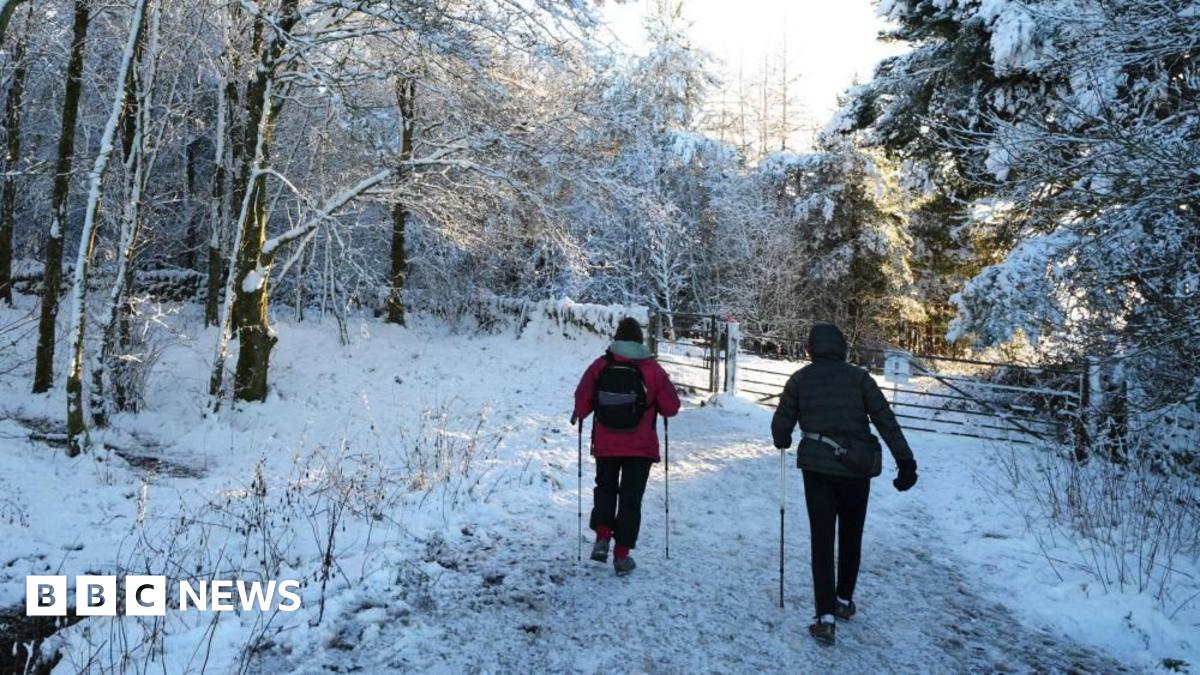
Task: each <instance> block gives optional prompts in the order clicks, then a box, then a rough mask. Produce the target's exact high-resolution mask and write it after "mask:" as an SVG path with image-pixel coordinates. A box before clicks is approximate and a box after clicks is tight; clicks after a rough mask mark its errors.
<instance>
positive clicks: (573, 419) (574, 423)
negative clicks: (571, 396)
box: [571, 414, 579, 426]
mask: <svg viewBox="0 0 1200 675" xmlns="http://www.w3.org/2000/svg"><path fill="white" fill-rule="evenodd" d="M578 423H579V418H578V417H576V416H575V415H574V414H572V415H571V426H575V425H576V424H578Z"/></svg>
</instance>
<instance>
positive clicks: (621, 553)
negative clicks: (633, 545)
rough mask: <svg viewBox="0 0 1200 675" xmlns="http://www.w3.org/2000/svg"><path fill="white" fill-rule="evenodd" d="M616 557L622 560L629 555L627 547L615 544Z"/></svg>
mask: <svg viewBox="0 0 1200 675" xmlns="http://www.w3.org/2000/svg"><path fill="white" fill-rule="evenodd" d="M616 557H617V559H618V560H624V559H625V558H628V557H629V547H628V546H626V545H625V544H617V550H616Z"/></svg>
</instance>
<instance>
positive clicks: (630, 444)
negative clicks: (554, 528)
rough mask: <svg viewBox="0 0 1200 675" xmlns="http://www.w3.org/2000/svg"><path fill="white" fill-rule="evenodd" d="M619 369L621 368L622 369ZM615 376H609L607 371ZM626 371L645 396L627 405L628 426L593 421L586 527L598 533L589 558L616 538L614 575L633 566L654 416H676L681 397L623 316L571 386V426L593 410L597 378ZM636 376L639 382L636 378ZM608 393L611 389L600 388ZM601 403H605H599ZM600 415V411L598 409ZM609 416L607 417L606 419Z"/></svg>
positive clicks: (654, 449)
mask: <svg viewBox="0 0 1200 675" xmlns="http://www.w3.org/2000/svg"><path fill="white" fill-rule="evenodd" d="M618 371H625V373H621V372H618ZM610 373H611V374H613V375H610ZM622 375H626V376H627V377H628V379H627V380H626V381H627V382H630V383H632V386H633V389H634V390H636V389H637V388H638V386H639V384H640V387H641V388H642V389H644V392H645V394H644V397H641V398H639V400H638V401H637V405H636V406H634V407H632V408H631V409H633V410H637V411H638V412H639V413H640V417H638V416H637V414H634V416H633V417H632V418H631V419H630V420H629V422H628V428H617V427H614V426H606V425H605V423H604V422H602V421H601V419H602V418H603V416H602V415H600V414H597V418H601V419H593V421H592V456H593V457H595V458H596V488H595V490H593V493H592V494H593V500H594V501H593V506H592V515H591V519H590V521H589V527H591V528H592V529H593V530H595V532H596V543H595V545H594V546H593V547H592V560H596V561H598V562H608V547H609V542H610V541H612V540H613V539H614V538H615V539H616V540H617V546H616V550H615V551H614V556H613V568H614V569H615V570H616V573H617V575H618V576H624V575H626V574H629V573H630V572H632V571H633V568H634V567H635V566H636V565H635V564H634V562H633V558H632V557H630V555H629V551H630V550H632V549H633V548H634V547H635V546H637V539H638V530H639V529H640V528H641V521H642V494H643V493H644V492H645V491H646V480H647V479H648V478H649V476H650V466H651V465H652V464H653V463H654V462H657V461H659V455H658V430H657V429H656V428H655V427H656V425H657V418H658V416H659V415H662V416H663V417H674V416H675V414H676V413H678V412H679V395H678V394H676V393H675V385H673V384H671V378H669V377H667V373H666V371H664V370H663V368H662V366H660V365H659V364H658V362H657V361H655V360H654V356H653V355H652V354H651V353H650V350H649V349H647V348H646V345H645V344H643V340H642V327H641V325H640V324H638V322H637V320H636V319H633V318H625V319H622V320H621V322H620V324H618V326H617V332H616V335H614V336H613V342H612V344H611V345H609V347H608V350H607V351H606V352H605V354H604V356H602V357H600V358H598V359H596V360H595V361H593V362H592V364H591V365H590V366H588V368H587V370H586V371H584V373H583V378H582V379H581V380H580V381H579V386H578V387H577V388H576V389H575V412H574V414H573V415H572V416H571V424H572V425H574V424H575V423H576V422H579V423H580V424H582V422H581V420H583V418H585V417H587V416H588V415H589V414H591V413H592V412H593V411H597V401H598V396H599V393H598V390H597V386H598V384H600V383H601V381H602V380H603V381H605V382H612V381H614V380H613V377H614V376H615V377H616V378H617V379H616V381H620V378H621V376H622ZM638 375H640V383H639V382H638V379H639V378H638ZM603 393H605V394H606V396H609V397H610V398H611V397H612V394H611V393H609V392H603ZM601 405H605V403H603V402H602V403H601ZM597 412H598V413H599V411H597ZM610 419H611V418H610Z"/></svg>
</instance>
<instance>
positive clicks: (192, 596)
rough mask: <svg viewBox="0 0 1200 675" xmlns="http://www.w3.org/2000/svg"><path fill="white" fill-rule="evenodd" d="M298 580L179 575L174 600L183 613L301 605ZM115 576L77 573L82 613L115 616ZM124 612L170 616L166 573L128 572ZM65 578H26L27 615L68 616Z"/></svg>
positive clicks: (79, 611)
mask: <svg viewBox="0 0 1200 675" xmlns="http://www.w3.org/2000/svg"><path fill="white" fill-rule="evenodd" d="M299 588H300V582H299V581H295V580H293V579H286V580H284V581H274V580H271V581H266V582H261V581H242V580H238V581H230V580H216V581H195V582H192V581H186V580H180V581H179V586H178V594H177V597H178V599H179V601H178V603H177V604H176V605H175V607H176V608H178V610H179V611H181V612H188V611H201V612H205V611H208V612H231V611H235V610H237V609H242V610H244V611H252V610H259V611H267V610H276V609H277V610H279V611H281V612H294V611H296V610H298V609H300V596H299V595H298V594H297V593H296V590H297V589H299ZM120 602H121V601H120V597H119V596H118V594H117V577H114V576H102V575H87V574H84V575H80V576H77V577H75V613H76V615H78V616H116V615H117V608H118V605H119V604H120ZM124 605H125V614H127V615H129V616H166V613H167V606H168V603H167V578H166V577H161V576H148V575H136V574H130V575H128V576H126V577H125V602H124ZM67 607H68V597H67V577H65V576H36V575H35V576H29V577H25V614H26V615H27V616H66V615H67Z"/></svg>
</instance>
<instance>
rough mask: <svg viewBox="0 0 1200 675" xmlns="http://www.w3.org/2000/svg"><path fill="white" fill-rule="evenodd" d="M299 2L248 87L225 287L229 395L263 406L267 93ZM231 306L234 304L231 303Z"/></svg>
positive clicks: (217, 365)
mask: <svg viewBox="0 0 1200 675" xmlns="http://www.w3.org/2000/svg"><path fill="white" fill-rule="evenodd" d="M298 3H299V0H283V2H282V5H281V6H280V8H279V13H278V15H277V17H276V20H275V22H274V25H273V26H272V31H271V33H272V37H271V39H270V42H268V43H267V45H266V46H265V48H262V49H260V50H259V51H260V53H259V63H258V67H257V68H256V69H255V74H254V79H252V80H251V81H250V84H249V86H248V87H246V124H245V127H244V132H245V133H244V134H243V141H242V144H243V147H254V148H255V153H254V170H253V171H251V166H250V164H249V163H244V164H243V165H242V167H240V171H239V176H238V181H237V184H236V185H235V190H236V189H238V186H244V188H245V190H246V194H245V198H244V199H243V200H242V212H241V214H240V215H239V217H238V227H239V231H238V233H237V235H236V238H237V245H236V246H235V247H234V251H233V256H234V258H235V263H234V265H233V269H232V270H230V275H229V276H230V279H229V283H228V284H227V285H226V293H227V295H228V297H226V299H225V306H226V312H225V317H226V321H228V320H230V319H231V320H232V324H233V325H232V327H233V330H234V331H236V333H237V336H238V347H239V348H238V361H237V368H236V370H235V373H234V382H233V396H234V398H235V399H237V400H240V401H262V400H264V399H266V397H267V370H268V368H269V366H270V359H271V349H272V348H273V347H274V346H275V336H274V335H272V334H271V329H270V325H269V324H268V319H269V316H268V313H267V301H268V293H267V278H266V275H267V270H266V268H265V266H264V265H263V260H262V250H263V244H264V243H266V239H267V201H266V197H267V195H266V187H267V184H266V183H267V179H266V175H265V174H264V173H263V172H262V169H263V168H265V167H266V166H267V162H268V157H269V155H270V151H269V149H270V140H271V128H272V126H273V121H274V118H275V115H276V113H277V110H276V109H275V108H273V106H272V101H271V89H272V84H273V83H274V80H275V77H276V75H277V73H276V68H277V67H278V64H279V57H280V55H281V54H282V53H283V49H284V47H285V46H286V40H287V35H288V34H289V33H290V31H291V30H292V28H293V27H294V26H295V25H296V23H297V22H298V21H299V20H300V13H299V10H298ZM254 21H255V42H259V39H258V36H260V35H261V34H262V32H263V31H264V30H265V27H264V25H263V24H264V19H263V18H262V17H255V20H254ZM230 303H232V305H231V304H230ZM227 335H228V328H225V327H222V336H221V338H219V340H218V349H217V358H216V359H215V361H214V364H213V366H214V367H213V373H212V379H211V380H210V382H209V393H210V394H211V395H212V396H213V398H214V406H213V407H214V409H216V407H217V403H216V401H217V400H218V399H219V396H220V388H221V379H222V376H223V368H224V361H225V351H226V348H227V343H228V338H227Z"/></svg>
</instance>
